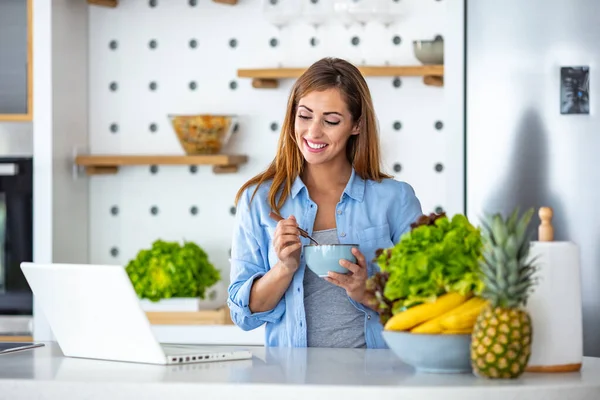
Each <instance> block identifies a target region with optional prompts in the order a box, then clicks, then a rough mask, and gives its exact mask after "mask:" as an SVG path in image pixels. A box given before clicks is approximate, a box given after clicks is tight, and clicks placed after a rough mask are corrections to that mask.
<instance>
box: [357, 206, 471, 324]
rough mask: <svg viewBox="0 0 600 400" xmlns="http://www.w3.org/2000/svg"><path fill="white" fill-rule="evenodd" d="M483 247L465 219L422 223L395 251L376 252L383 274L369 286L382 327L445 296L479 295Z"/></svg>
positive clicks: (424, 220)
mask: <svg viewBox="0 0 600 400" xmlns="http://www.w3.org/2000/svg"><path fill="white" fill-rule="evenodd" d="M482 245H483V242H482V236H481V233H480V231H479V229H478V228H476V227H475V226H473V225H472V224H471V223H470V222H469V220H468V219H467V217H465V216H464V215H462V214H456V215H454V216H453V217H452V219H449V218H448V217H447V216H446V215H445V214H444V213H442V214H430V215H429V216H423V217H421V218H420V219H419V221H417V222H416V223H415V224H413V226H412V229H411V231H410V232H407V233H405V234H404V235H403V236H402V238H401V239H400V241H399V242H398V243H397V244H396V245H395V246H394V247H390V248H388V249H380V250H379V251H378V252H377V256H376V258H375V262H377V264H378V265H379V267H380V269H381V271H380V272H378V273H377V274H375V275H374V276H372V277H371V278H370V279H369V280H368V281H367V291H368V292H369V293H370V294H371V296H370V297H371V299H372V301H371V305H372V306H374V307H376V308H377V310H378V311H379V313H380V319H381V322H382V323H383V324H385V323H386V322H387V320H388V319H389V318H391V317H392V315H394V314H396V313H398V312H400V311H403V310H405V309H407V308H410V307H412V306H415V305H417V304H421V303H425V302H433V301H435V300H436V299H437V297H438V296H441V295H443V294H444V293H448V292H459V293H461V294H465V295H466V294H468V293H475V294H479V293H480V292H481V290H482V289H483V283H482V282H481V280H480V279H479V272H478V271H479V265H478V262H479V260H480V258H481V256H482V250H483V249H482Z"/></svg>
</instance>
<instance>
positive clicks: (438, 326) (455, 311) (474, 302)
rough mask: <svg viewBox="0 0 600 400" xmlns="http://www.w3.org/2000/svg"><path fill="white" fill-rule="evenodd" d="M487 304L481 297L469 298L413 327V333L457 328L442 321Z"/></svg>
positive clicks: (436, 331) (437, 331)
mask: <svg viewBox="0 0 600 400" xmlns="http://www.w3.org/2000/svg"><path fill="white" fill-rule="evenodd" d="M485 304H486V301H485V300H483V299H482V298H480V297H473V298H471V299H469V300H467V301H466V302H464V303H462V304H460V305H459V306H458V307H454V308H452V309H451V310H450V311H448V312H446V313H444V314H442V315H440V316H438V317H435V318H433V319H430V320H428V321H426V322H424V323H422V324H420V325H417V326H416V327H414V328H412V329H411V330H410V331H411V332H412V333H444V332H443V330H444V329H452V330H454V329H456V328H454V327H452V326H450V327H449V328H445V326H444V325H443V324H442V321H444V320H446V319H448V318H451V317H453V316H455V315H462V314H463V313H466V312H468V311H470V310H471V309H478V310H481V307H482V306H483V305H485Z"/></svg>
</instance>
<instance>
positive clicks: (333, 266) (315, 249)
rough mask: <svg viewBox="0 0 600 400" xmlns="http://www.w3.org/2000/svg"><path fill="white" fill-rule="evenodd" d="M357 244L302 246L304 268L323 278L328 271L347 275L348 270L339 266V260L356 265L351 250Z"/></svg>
mask: <svg viewBox="0 0 600 400" xmlns="http://www.w3.org/2000/svg"><path fill="white" fill-rule="evenodd" d="M353 247H356V248H358V245H357V244H319V245H316V244H307V245H305V246H304V258H305V260H306V266H307V267H308V269H310V270H311V271H312V272H314V273H315V274H317V275H318V276H320V277H321V278H324V277H326V276H327V273H328V272H329V271H333V272H337V273H340V274H347V273H348V272H349V271H348V269H346V268H344V267H342V266H341V265H340V259H342V258H343V259H346V260H348V261H350V262H352V263H356V257H354V255H353V254H352V248H353Z"/></svg>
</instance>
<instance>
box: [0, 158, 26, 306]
mask: <svg viewBox="0 0 600 400" xmlns="http://www.w3.org/2000/svg"><path fill="white" fill-rule="evenodd" d="M32 169H33V162H32V159H31V158H30V157H0V315H32V313H33V295H32V293H31V289H30V288H29V285H28V284H27V281H26V280H25V277H24V276H23V273H22V271H21V267H20V264H21V262H23V261H32V259H33V174H32Z"/></svg>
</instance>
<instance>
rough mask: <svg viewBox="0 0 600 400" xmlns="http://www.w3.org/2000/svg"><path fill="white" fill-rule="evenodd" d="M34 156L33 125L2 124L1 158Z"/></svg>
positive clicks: (0, 134) (26, 123)
mask: <svg viewBox="0 0 600 400" xmlns="http://www.w3.org/2000/svg"><path fill="white" fill-rule="evenodd" d="M32 155H33V124H32V123H31V122H0V157H31V156H32Z"/></svg>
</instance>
